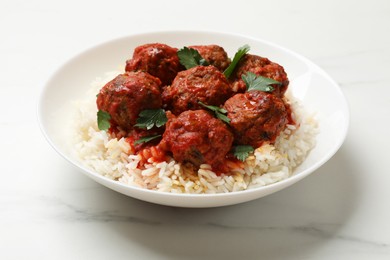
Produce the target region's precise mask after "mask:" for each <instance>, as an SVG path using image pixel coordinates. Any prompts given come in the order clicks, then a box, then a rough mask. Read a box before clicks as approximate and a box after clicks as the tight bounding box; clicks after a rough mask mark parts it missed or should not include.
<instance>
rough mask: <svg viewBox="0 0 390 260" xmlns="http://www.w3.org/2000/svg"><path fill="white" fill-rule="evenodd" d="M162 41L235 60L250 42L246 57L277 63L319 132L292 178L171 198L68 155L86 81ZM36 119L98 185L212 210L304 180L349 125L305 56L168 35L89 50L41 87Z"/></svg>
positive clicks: (198, 35) (199, 35) (207, 37)
mask: <svg viewBox="0 0 390 260" xmlns="http://www.w3.org/2000/svg"><path fill="white" fill-rule="evenodd" d="M153 42H160V43H166V44H168V45H171V46H174V47H178V48H180V47H182V46H188V45H198V44H218V45H221V46H223V47H224V48H225V50H226V51H227V52H228V54H229V56H231V57H232V56H233V55H234V53H235V52H236V50H237V48H238V47H240V46H242V45H244V44H249V45H250V46H251V51H250V53H253V54H258V55H261V56H264V57H267V58H269V59H270V60H272V61H275V62H277V63H279V64H281V65H282V66H283V67H284V68H285V70H286V72H287V73H288V76H289V79H290V85H289V88H290V90H292V93H293V95H294V96H296V97H297V98H299V99H301V100H302V101H303V104H304V106H305V108H306V109H307V110H308V111H313V112H316V113H317V118H318V121H319V126H320V133H319V135H318V136H317V145H316V147H315V148H314V149H313V150H312V151H311V153H310V155H309V156H308V158H307V159H306V160H305V162H304V163H303V164H302V165H301V166H300V167H299V168H297V169H296V171H295V172H294V174H293V176H291V177H290V178H288V179H286V180H283V181H281V182H278V183H275V184H271V185H269V186H265V187H261V188H256V189H252V190H246V191H240V192H233V193H227V194H215V195H211V194H202V195H190V194H171V193H164V192H157V191H150V190H145V189H141V188H136V187H130V186H127V185H124V184H122V183H119V182H116V181H112V180H109V179H107V178H105V177H102V176H101V175H99V174H98V173H96V172H94V171H92V170H90V169H88V168H86V167H84V166H82V165H81V164H80V163H79V162H78V161H77V159H76V158H74V157H72V155H71V153H70V149H69V147H67V144H68V143H69V141H68V140H69V136H68V133H67V131H65V129H67V126H66V125H64V122H66V120H64V118H65V119H66V118H67V117H68V119H69V113H67V111H70V104H71V101H72V100H78V99H80V97H83V96H84V95H85V93H86V91H87V90H88V89H89V88H90V83H91V81H93V80H94V79H95V78H96V77H98V76H102V75H104V73H105V72H108V71H115V70H118V66H123V68H124V64H125V61H126V59H128V58H129V57H130V56H131V55H132V52H133V50H134V48H135V47H136V46H138V45H141V44H145V43H153ZM38 119H39V122H40V125H41V129H42V131H43V133H44V135H45V137H46V138H47V140H48V141H49V143H50V144H51V145H52V146H53V147H54V149H55V150H56V151H57V152H58V153H59V154H61V155H62V156H63V157H64V158H65V159H67V160H68V161H69V162H70V163H71V164H73V165H74V166H76V167H77V168H78V169H80V170H81V171H82V172H83V173H85V174H86V175H87V176H89V177H91V178H92V179H94V180H95V181H97V182H98V183H101V184H102V185H104V186H107V187H108V188H111V189H113V190H115V191H118V192H120V193H123V194H126V195H128V196H131V197H134V198H137V199H141V200H144V201H148V202H153V203H158V204H162V205H170V206H179V207H216V206H224V205H232V204H236V203H241V202H246V201H250V200H253V199H257V198H260V197H263V196H266V195H268V194H271V193H274V192H276V191H279V190H281V189H283V188H286V187H288V186H290V185H292V184H294V183H296V182H297V181H299V180H301V179H303V178H304V177H306V176H308V175H309V174H310V173H312V172H313V171H315V170H316V169H317V168H319V167H320V166H321V165H323V164H324V163H325V162H326V161H328V160H329V159H330V158H331V157H332V156H333V155H334V154H335V153H336V151H337V150H338V149H339V148H340V146H341V144H342V143H343V141H344V139H345V136H346V133H347V130H348V123H349V111H348V106H347V103H346V100H345V98H344V96H343V94H342V92H341V90H340V88H339V86H338V85H337V84H336V83H335V82H334V81H333V80H332V79H331V78H330V77H329V76H328V75H327V74H326V73H325V72H324V71H323V70H322V69H320V68H319V67H318V66H316V65H315V64H313V63H312V62H311V61H309V60H307V59H306V58H304V57H302V56H300V55H298V54H296V53H294V52H292V51H290V50H287V49H285V48H282V47H280V46H277V45H275V44H273V43H270V42H267V41H264V40H260V39H254V38H250V37H246V36H242V35H235V34H226V33H216V32H197V31H196V32H192V31H172V32H157V33H145V34H139V35H133V36H129V37H125V38H121V39H117V40H113V41H110V42H107V43H104V44H101V45H98V46H96V47H94V48H91V49H89V50H87V51H85V52H83V53H81V54H80V55H78V56H76V57H74V58H73V59H71V60H70V61H68V62H67V63H66V64H65V65H63V66H62V67H61V68H60V69H59V70H58V71H57V72H56V73H55V74H54V75H53V76H52V77H51V79H50V80H49V81H48V82H47V85H46V86H45V87H44V88H43V91H42V94H41V97H40V100H39V105H38Z"/></svg>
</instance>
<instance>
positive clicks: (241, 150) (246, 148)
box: [233, 145, 254, 162]
mask: <svg viewBox="0 0 390 260" xmlns="http://www.w3.org/2000/svg"><path fill="white" fill-rule="evenodd" d="M253 151H254V149H253V147H252V146H250V145H237V146H235V147H234V148H233V154H234V156H235V157H236V158H237V159H238V160H240V161H242V162H245V160H246V158H248V156H249V153H251V152H253Z"/></svg>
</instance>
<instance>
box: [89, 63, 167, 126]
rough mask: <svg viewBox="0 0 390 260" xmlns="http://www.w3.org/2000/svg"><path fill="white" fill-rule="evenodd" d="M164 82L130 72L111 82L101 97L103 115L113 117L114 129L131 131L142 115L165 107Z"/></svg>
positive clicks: (99, 104) (98, 102)
mask: <svg viewBox="0 0 390 260" xmlns="http://www.w3.org/2000/svg"><path fill="white" fill-rule="evenodd" d="M160 86H161V81H160V80H159V79H158V78H156V77H153V76H152V75H150V74H149V73H147V72H143V71H136V72H133V71H131V72H127V73H123V74H120V75H118V76H116V77H115V78H114V79H113V80H111V81H110V82H108V83H107V84H106V85H105V86H104V87H103V88H102V89H101V90H100V91H99V94H98V95H97V99H96V104H97V108H98V109H99V110H100V111H105V112H106V113H108V114H109V115H110V117H111V123H112V124H113V126H112V127H116V126H118V127H120V128H122V129H124V130H130V129H132V128H133V126H134V125H135V124H136V121H137V118H138V116H139V113H140V112H141V111H143V110H145V109H154V108H160V107H161V106H162V99H161V91H160Z"/></svg>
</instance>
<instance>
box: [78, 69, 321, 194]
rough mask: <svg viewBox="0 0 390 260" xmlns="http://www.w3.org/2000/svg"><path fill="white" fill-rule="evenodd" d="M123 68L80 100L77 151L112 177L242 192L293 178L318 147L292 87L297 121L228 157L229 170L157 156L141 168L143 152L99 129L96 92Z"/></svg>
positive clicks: (152, 185)
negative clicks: (238, 156)
mask: <svg viewBox="0 0 390 260" xmlns="http://www.w3.org/2000/svg"><path fill="white" fill-rule="evenodd" d="M119 73H120V72H111V73H107V75H105V77H104V78H98V79H96V80H95V81H94V82H93V83H92V84H91V85H92V86H91V89H90V90H89V92H88V93H87V98H86V99H84V100H81V101H77V102H75V110H76V113H75V117H76V118H75V120H73V122H75V125H74V126H73V129H74V130H75V131H74V142H75V145H74V148H75V149H74V153H75V155H76V156H77V158H79V159H80V161H81V162H82V163H83V164H84V165H86V166H87V167H89V168H91V169H92V170H95V171H96V172H98V173H99V174H101V175H103V176H105V177H107V178H110V179H113V180H117V181H119V182H122V183H125V184H127V185H131V186H137V187H141V188H145V189H150V190H157V191H163V192H172V193H223V192H233V191H241V190H246V189H251V188H256V187H260V186H265V185H269V184H272V183H275V182H278V181H281V180H283V179H286V178H288V177H289V176H291V175H292V173H293V171H294V169H295V168H296V167H297V166H299V165H300V164H301V163H302V162H303V161H304V160H305V158H306V157H307V155H308V153H309V152H310V150H311V149H312V148H313V147H314V146H315V137H316V134H317V132H318V127H317V123H316V120H315V119H314V116H313V115H308V114H307V113H306V111H305V110H304V108H303V107H302V105H301V103H300V102H299V101H298V100H296V99H295V98H294V97H292V96H291V95H289V93H288V92H287V93H286V97H288V100H289V103H290V105H291V109H292V111H293V114H292V116H293V118H294V120H295V121H296V125H287V127H286V129H285V130H284V131H283V132H282V133H281V134H280V136H279V137H278V138H277V140H276V142H275V144H274V145H269V144H266V145H263V146H261V147H259V148H257V149H256V150H255V151H254V153H253V154H251V155H250V156H249V157H248V158H247V159H246V161H245V162H244V163H237V162H233V161H228V162H227V165H228V167H229V169H231V170H230V172H228V173H225V174H221V175H217V174H216V173H214V172H213V171H212V170H211V167H210V166H209V165H207V164H203V165H201V166H200V169H199V170H198V172H197V173H193V172H189V169H186V168H185V167H183V166H182V165H181V164H180V163H177V162H175V161H174V160H173V159H170V160H169V161H166V162H153V158H149V160H148V162H147V163H146V164H145V165H144V167H143V168H142V169H140V168H138V167H137V166H138V163H139V162H140V161H141V160H142V155H140V154H138V155H137V154H134V153H133V152H132V149H131V147H130V145H129V144H128V143H127V142H126V141H125V139H124V138H121V139H119V140H117V139H116V138H111V137H110V136H109V135H108V134H107V133H106V132H105V131H100V130H99V129H98V127H97V123H96V112H97V108H96V94H97V93H98V91H99V89H100V88H101V87H102V86H103V85H104V84H105V83H106V82H108V81H109V80H111V79H112V78H114V77H115V76H116V75H118V74H119Z"/></svg>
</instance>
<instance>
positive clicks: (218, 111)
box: [198, 101, 230, 124]
mask: <svg viewBox="0 0 390 260" xmlns="http://www.w3.org/2000/svg"><path fill="white" fill-rule="evenodd" d="M198 103H199V104H200V105H202V106H204V107H206V108H208V109H210V110H211V111H213V112H214V114H215V116H216V117H217V118H219V119H221V120H222V121H224V122H225V123H228V124H230V118H228V117H227V116H226V115H225V114H226V113H227V111H226V110H225V109H223V108H220V107H216V106H209V105H206V104H204V103H202V102H200V101H199V102H198Z"/></svg>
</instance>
